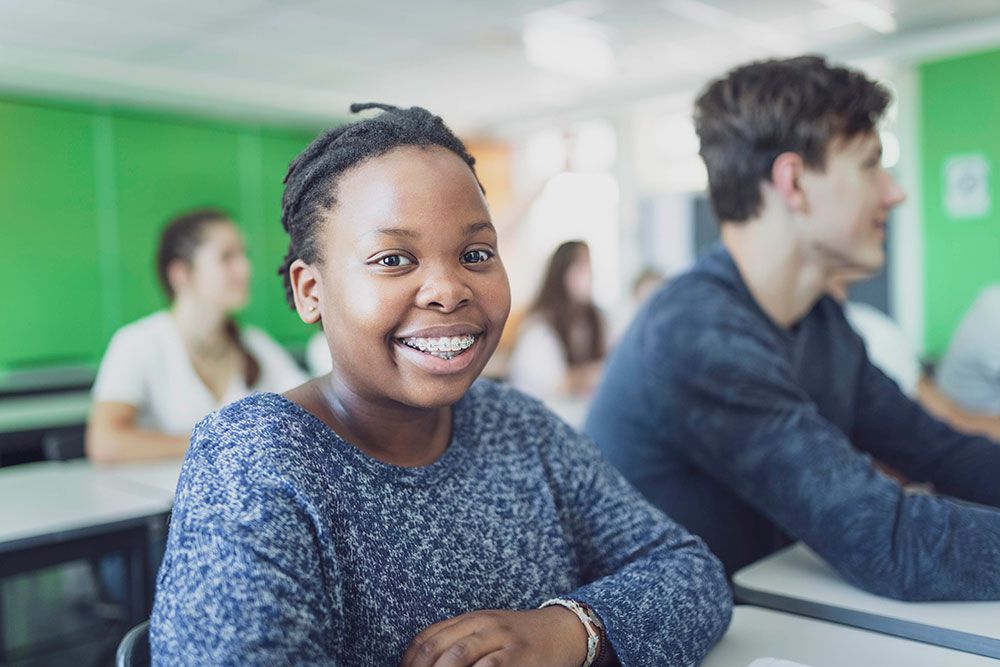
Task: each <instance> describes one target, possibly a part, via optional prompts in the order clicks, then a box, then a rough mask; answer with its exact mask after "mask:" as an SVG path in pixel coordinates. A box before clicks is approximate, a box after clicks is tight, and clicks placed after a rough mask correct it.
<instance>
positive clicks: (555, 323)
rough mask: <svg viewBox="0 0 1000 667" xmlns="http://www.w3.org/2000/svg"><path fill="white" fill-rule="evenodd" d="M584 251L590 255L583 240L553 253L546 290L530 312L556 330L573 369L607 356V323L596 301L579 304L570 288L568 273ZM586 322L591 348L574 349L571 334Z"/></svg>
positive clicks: (566, 245) (557, 249)
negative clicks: (605, 334)
mask: <svg viewBox="0 0 1000 667" xmlns="http://www.w3.org/2000/svg"><path fill="white" fill-rule="evenodd" d="M581 252H586V253H588V254H589V253H590V248H589V247H587V244H586V243H585V242H583V241H566V242H565V243H563V244H562V245H560V246H559V247H558V248H556V251H555V252H554V253H552V258H551V259H549V266H548V268H547V269H546V270H545V278H544V279H543V280H542V288H541V290H540V291H539V292H538V297H537V298H536V299H535V302H534V304H533V305H532V306H531V308H530V310H529V312H531V313H535V314H538V315H540V316H541V317H544V318H545V320H546V321H547V322H548V323H549V324H550V325H551V326H552V328H553V329H554V330H555V332H556V335H557V336H558V337H559V342H561V343H562V349H563V355H564V357H565V360H566V363H567V364H569V365H571V366H573V365H576V364H580V363H584V362H587V361H595V360H597V359H600V358H602V357H603V356H604V323H603V320H602V319H601V313H600V311H598V310H597V306H595V305H594V304H593V302H588V303H577V302H576V301H574V300H573V299H572V297H571V296H570V294H569V292H568V291H567V289H566V274H567V273H568V272H569V269H570V267H571V266H573V264H574V263H575V262H576V261H577V259H578V258H579V256H580V253H581ZM580 322H582V323H583V324H584V325H585V326H586V327H587V328H588V330H589V331H590V348H589V349H587V350H584V351H579V350H575V349H573V346H572V344H571V341H570V332H571V331H572V329H573V326H574V324H577V323H580Z"/></svg>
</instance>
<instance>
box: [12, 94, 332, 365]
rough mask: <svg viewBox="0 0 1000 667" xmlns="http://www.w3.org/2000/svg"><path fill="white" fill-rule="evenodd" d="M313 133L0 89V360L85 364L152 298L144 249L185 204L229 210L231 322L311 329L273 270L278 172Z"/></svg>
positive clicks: (151, 248) (299, 336)
mask: <svg viewBox="0 0 1000 667" xmlns="http://www.w3.org/2000/svg"><path fill="white" fill-rule="evenodd" d="M314 134H315V132H313V131H307V130H301V129H294V128H273V127H263V126H258V125H250V124H240V123H225V122H220V121H215V120H209V119H199V118H190V117H180V116H171V115H164V114H154V113H146V112H139V111H134V110H123V109H100V108H94V107H88V106H85V105H73V104H59V103H53V102H38V101H32V100H21V99H2V98H0V305H2V313H0V369H2V368H4V367H11V368H14V367H30V366H34V365H37V364H44V363H51V362H61V361H96V360H97V359H99V358H100V356H101V354H102V353H103V351H104V348H105V346H106V345H107V341H108V340H109V339H110V337H111V334H112V333H114V331H115V330H116V329H117V328H118V327H120V326H121V325H122V324H125V323H127V322H129V321H132V320H134V319H136V318H138V317H141V316H143V315H145V314H147V313H149V312H151V311H152V310H154V309H156V308H159V307H161V306H162V305H163V303H164V299H163V296H162V294H161V292H160V288H159V285H158V284H157V282H156V276H155V269H154V258H153V256H154V252H155V247H156V239H157V237H158V234H159V230H160V228H161V226H162V224H163V223H164V222H165V221H166V220H168V219H169V218H170V217H171V216H173V215H175V214H176V213H178V212H181V211H183V210H186V209H190V208H193V207H200V206H214V207H219V208H222V209H225V210H227V211H230V212H231V213H232V215H233V216H234V218H235V219H236V221H237V222H238V223H239V225H240V227H241V228H242V230H243V232H244V234H245V235H246V238H247V242H248V248H249V253H250V258H251V261H252V262H253V269H254V271H253V279H252V287H251V302H250V304H249V305H248V307H247V309H246V311H245V312H244V313H243V315H242V317H241V319H243V320H245V321H248V322H252V323H254V324H257V325H258V326H261V327H263V328H264V329H266V330H267V331H269V332H271V333H272V335H274V336H275V337H276V338H278V339H279V340H280V341H282V342H284V343H286V344H289V345H293V346H294V345H300V344H302V343H304V342H305V340H306V339H307V338H308V337H309V335H310V334H311V333H312V331H311V330H310V329H309V328H307V327H305V326H304V325H303V324H302V323H301V322H300V321H299V319H298V317H297V316H295V314H294V313H292V312H291V311H290V310H289V309H288V307H287V306H286V305H285V301H284V294H283V291H282V288H281V284H280V280H279V279H278V277H277V276H276V275H275V271H276V269H277V266H278V264H279V263H280V262H281V259H282V258H283V256H284V253H285V250H286V246H287V237H286V236H285V235H284V232H283V231H282V229H281V224H280V221H279V220H280V214H281V207H280V199H281V188H282V185H281V179H282V176H283V175H284V173H285V170H286V169H287V166H288V163H289V161H291V159H292V158H294V157H295V155H296V154H298V152H299V151H300V150H302V148H304V147H305V145H306V144H307V143H308V142H309V141H310V140H311V139H312V137H313V136H314Z"/></svg>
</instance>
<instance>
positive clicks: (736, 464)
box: [585, 246, 1000, 600]
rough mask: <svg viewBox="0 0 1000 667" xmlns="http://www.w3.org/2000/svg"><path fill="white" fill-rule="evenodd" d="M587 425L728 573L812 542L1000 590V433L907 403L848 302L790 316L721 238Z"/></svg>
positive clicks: (823, 550) (932, 587)
mask: <svg viewBox="0 0 1000 667" xmlns="http://www.w3.org/2000/svg"><path fill="white" fill-rule="evenodd" d="M585 430H586V432H587V433H588V435H590V436H591V437H592V438H594V440H596V442H597V444H598V446H599V447H600V448H601V449H602V450H603V452H604V453H605V455H606V456H607V457H608V458H609V459H610V461H611V462H612V463H613V464H614V465H615V466H617V467H618V468H619V470H621V471H622V472H623V473H624V474H625V477H626V478H627V479H628V480H629V481H631V482H632V483H633V484H635V485H636V486H637V487H638V488H639V489H640V490H641V491H642V492H643V493H644V494H645V496H646V497H647V498H649V499H650V500H651V501H652V502H653V503H654V504H655V505H657V506H658V507H660V508H661V509H663V510H664V511H666V512H667V514H669V515H670V516H671V517H672V518H673V519H675V520H677V521H678V522H680V523H681V524H683V525H684V526H685V527H687V528H688V529H689V530H691V531H692V532H694V533H695V534H697V535H700V536H701V537H702V538H704V539H705V541H706V542H707V543H708V545H709V547H710V548H711V549H712V550H713V551H714V552H715V553H716V555H718V556H719V557H720V558H721V559H722V561H723V564H724V565H725V566H726V569H727V572H729V573H730V574H731V573H732V572H733V571H735V570H736V569H738V568H740V567H742V566H744V565H746V564H748V563H750V562H752V561H754V560H757V559H758V558H760V557H762V556H765V555H767V554H768V553H771V552H772V551H774V550H776V549H777V548H779V547H781V546H783V545H785V544H787V543H789V541H790V540H802V541H804V542H805V543H806V544H808V545H809V546H810V547H811V548H812V549H814V550H815V551H816V552H817V553H819V554H820V555H821V556H822V557H823V558H824V559H826V560H827V561H828V562H829V563H830V564H831V565H832V566H833V567H835V568H836V569H837V570H838V571H840V573H841V574H842V575H843V576H844V577H845V578H847V579H848V580H849V581H852V582H853V583H855V584H856V585H858V586H860V587H862V588H864V589H867V590H869V591H872V592H874V593H878V594H881V595H887V596H891V597H896V598H901V599H910V600H947V599H953V600H996V599H1000V511H997V510H996V509H994V508H995V507H996V506H998V505H1000V446H997V445H996V444H994V443H992V442H991V441H989V440H986V439H983V438H978V437H972V436H967V435H961V434H958V433H956V432H954V431H952V430H951V429H949V428H948V427H947V426H945V425H944V424H942V423H940V422H938V421H937V420H935V419H933V418H931V417H930V416H928V415H927V414H926V413H925V412H924V411H923V410H922V409H921V408H920V407H919V406H917V405H916V404H914V403H913V402H912V401H910V400H909V399H907V398H906V397H905V396H904V395H903V394H902V392H900V390H899V388H898V387H897V386H896V385H895V384H894V383H893V382H892V381H891V380H890V379H889V378H887V377H886V376H885V375H884V374H883V373H882V372H881V371H879V370H878V369H877V368H875V367H874V366H873V365H872V364H871V363H870V362H869V360H868V357H867V355H866V353H865V349H864V344H863V342H862V341H861V339H860V338H859V337H858V336H857V335H856V334H855V333H854V332H853V331H852V330H851V328H850V326H849V325H848V323H847V321H846V320H845V318H844V314H843V311H842V309H841V307H840V306H839V304H837V303H836V302H835V301H834V300H832V299H830V298H823V299H821V300H820V301H819V302H817V303H816V305H815V307H814V308H813V309H812V310H811V311H810V312H809V313H808V314H807V315H806V316H805V317H804V318H803V319H802V320H801V321H799V322H798V323H797V324H796V325H795V326H794V327H792V328H791V329H790V330H789V329H782V328H780V327H778V326H777V325H776V324H774V323H773V322H772V321H771V320H770V319H769V318H768V317H767V316H766V315H765V314H764V312H763V311H762V310H761V309H760V308H759V306H758V305H757V303H756V302H755V301H754V299H753V297H752V296H751V294H750V292H749V290H748V289H747V287H746V285H745V284H744V282H743V280H742V278H741V277H740V274H739V271H738V269H737V267H736V265H735V263H734V262H733V261H732V258H731V257H730V256H729V254H728V252H727V251H726V250H725V249H724V248H723V247H722V246H718V247H716V248H715V249H713V250H712V251H711V252H710V253H709V254H707V255H706V256H704V257H703V258H702V259H701V260H699V262H698V263H697V265H696V266H695V267H694V268H693V269H692V270H691V271H690V272H688V273H687V274H685V275H683V276H681V277H679V278H677V279H676V280H675V281H674V282H673V283H672V284H670V285H669V286H668V287H666V288H664V289H663V290H661V291H660V292H658V293H657V294H655V295H654V296H653V297H652V298H651V299H650V301H649V303H647V304H646V306H645V307H644V308H643V309H642V310H641V312H640V313H639V314H638V316H637V318H636V320H635V321H634V323H633V324H632V326H631V328H630V329H629V330H628V331H627V333H626V334H625V336H624V337H623V339H622V340H621V342H620V343H619V345H618V347H617V349H616V350H615V352H614V354H613V355H612V358H611V359H610V361H609V363H608V367H607V370H606V376H605V378H604V379H603V381H602V384H601V386H600V388H599V389H598V392H597V395H596V397H595V400H594V403H593V406H592V408H591V413H590V415H589V416H588V419H587V423H586V427H585ZM870 457H876V458H878V459H879V460H881V461H883V462H885V463H887V464H889V465H891V466H892V467H894V468H896V469H898V470H899V471H901V472H903V473H904V474H905V475H907V476H908V477H909V478H911V479H913V480H915V481H920V482H932V483H933V484H934V486H935V488H936V489H937V491H938V492H939V493H940V494H946V495H947V496H951V497H945V496H944V495H942V496H937V497H935V496H928V495H920V494H914V493H910V492H908V491H906V490H904V489H903V488H902V487H900V485H899V484H897V483H896V482H895V481H893V480H892V479H890V478H888V477H887V476H885V475H883V474H881V473H880V472H878V471H876V469H875V467H874V466H873V465H872V461H871V458H870ZM956 498H960V499H964V500H967V501H973V502H974V503H978V504H981V505H980V506H975V505H972V504H969V503H964V502H959V501H957V500H955V499H956ZM982 505H990V506H992V507H985V506H982Z"/></svg>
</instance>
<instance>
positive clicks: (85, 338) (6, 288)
mask: <svg viewBox="0 0 1000 667" xmlns="http://www.w3.org/2000/svg"><path fill="white" fill-rule="evenodd" d="M94 142H95V133H94V122H93V117H92V114H90V113H88V112H86V111H77V110H73V109H69V108H57V107H51V108H49V107H44V106H35V105H31V104H12V103H7V102H4V101H2V100H0V309H2V310H0V365H4V364H5V363H7V364H16V365H19V366H30V365H32V364H36V363H40V362H45V361H50V360H68V359H77V358H80V357H87V356H90V355H93V354H94V352H95V350H97V349H99V348H100V347H101V346H102V345H103V344H104V339H103V326H102V317H103V308H104V304H103V303H102V292H101V287H100V282H101V271H100V265H99V261H98V257H99V252H100V247H99V244H100V233H99V229H98V210H97V180H96V174H95V161H94Z"/></svg>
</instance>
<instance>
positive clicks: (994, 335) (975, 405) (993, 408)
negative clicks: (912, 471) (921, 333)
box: [937, 285, 1000, 433]
mask: <svg viewBox="0 0 1000 667" xmlns="http://www.w3.org/2000/svg"><path fill="white" fill-rule="evenodd" d="M937 378H938V383H939V386H940V387H941V389H942V391H943V392H944V393H945V394H946V395H947V396H948V397H949V398H951V399H952V400H953V401H954V402H955V403H956V404H957V405H959V406H961V408H962V409H964V410H968V411H970V412H975V413H978V414H980V415H984V416H989V417H990V418H992V419H993V421H994V424H995V426H994V428H995V430H994V432H995V433H1000V285H991V286H989V287H987V288H985V289H984V290H983V291H982V292H980V293H979V296H977V297H976V300H975V302H974V303H973V304H972V307H971V308H969V310H968V312H967V313H966V314H965V317H963V318H962V321H961V323H959V325H958V328H957V329H956V330H955V334H954V335H953V336H952V338H951V342H950V344H949V345H948V350H947V352H945V355H944V358H943V359H942V360H941V364H940V366H939V367H938V371H937Z"/></svg>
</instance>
